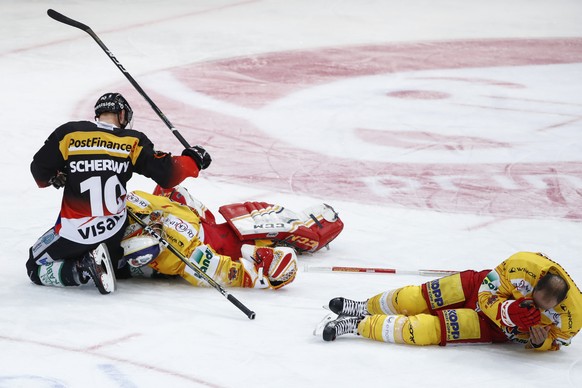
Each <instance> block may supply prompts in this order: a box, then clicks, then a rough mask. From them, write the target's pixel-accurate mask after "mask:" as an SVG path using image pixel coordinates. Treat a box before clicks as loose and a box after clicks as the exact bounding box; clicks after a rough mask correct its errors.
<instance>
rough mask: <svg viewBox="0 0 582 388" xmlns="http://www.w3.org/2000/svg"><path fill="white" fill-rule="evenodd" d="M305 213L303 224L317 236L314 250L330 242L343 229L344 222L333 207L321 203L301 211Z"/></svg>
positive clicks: (312, 250)
mask: <svg viewBox="0 0 582 388" xmlns="http://www.w3.org/2000/svg"><path fill="white" fill-rule="evenodd" d="M303 213H304V214H305V215H306V217H307V218H306V220H305V226H306V227H308V228H309V230H311V231H312V232H313V233H314V234H315V235H316V236H317V247H316V248H314V249H311V250H310V252H316V251H318V250H320V249H321V248H323V247H325V246H327V245H328V244H329V243H330V242H332V241H333V240H334V239H335V238H336V237H337V236H338V235H339V234H340V233H341V231H342V230H343V229H344V223H343V221H342V220H341V219H340V218H339V215H338V213H337V212H336V211H335V210H334V209H333V207H331V206H329V205H328V204H325V203H322V204H321V205H318V206H314V207H311V208H308V209H306V210H304V211H303Z"/></svg>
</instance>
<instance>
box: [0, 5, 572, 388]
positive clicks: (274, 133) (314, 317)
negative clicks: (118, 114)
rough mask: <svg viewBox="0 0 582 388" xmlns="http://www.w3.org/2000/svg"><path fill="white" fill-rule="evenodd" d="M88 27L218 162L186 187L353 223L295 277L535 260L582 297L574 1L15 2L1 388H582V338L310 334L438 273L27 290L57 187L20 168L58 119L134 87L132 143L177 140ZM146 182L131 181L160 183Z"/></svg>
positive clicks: (4, 98) (10, 8)
mask: <svg viewBox="0 0 582 388" xmlns="http://www.w3.org/2000/svg"><path fill="white" fill-rule="evenodd" d="M48 8H54V9H55V10H57V11H59V12H62V13H64V14H65V15H67V16H69V17H71V18H74V19H77V20H79V21H82V22H83V23H86V24H88V25H89V26H91V27H92V28H93V30H94V31H95V32H96V33H97V34H98V35H99V36H100V38H101V39H102V40H103V42H104V43H105V44H106V45H107V46H108V47H109V48H110V49H111V51H112V52H113V54H114V55H115V56H116V57H117V58H118V59H119V61H120V62H121V63H122V64H123V65H124V66H125V68H126V69H127V70H128V71H129V72H130V73H131V75H132V76H133V77H134V78H135V79H136V80H137V81H138V82H139V83H140V85H141V86H142V87H143V88H144V89H145V90H146V92H147V93H148V94H149V95H150V97H152V99H153V100H154V101H155V102H156V103H157V105H158V106H159V107H160V109H161V110H162V111H163V112H164V113H165V114H166V115H167V116H168V118H169V119H170V120H171V121H172V123H173V124H174V125H175V126H176V127H177V128H179V130H180V132H181V133H182V135H184V137H186V138H187V139H188V140H189V141H190V142H191V143H193V144H196V143H197V144H202V145H204V146H205V147H206V148H207V149H208V151H209V152H210V153H211V154H212V157H213V159H214V161H213V164H212V166H211V167H210V168H209V169H208V170H207V171H204V173H203V174H201V175H202V177H201V178H200V179H197V180H194V179H189V180H187V181H186V182H185V186H186V187H187V188H188V189H189V190H190V192H191V193H193V194H194V195H195V196H196V197H197V198H198V199H200V200H201V201H202V202H204V203H205V204H206V205H207V207H209V208H210V209H211V210H213V211H214V212H215V213H216V214H217V209H218V207H219V206H220V205H223V204H226V203H233V202H239V201H245V200H261V201H266V202H271V203H278V204H281V205H284V206H286V207H288V208H290V209H293V210H297V211H300V210H302V209H303V208H306V207H309V206H311V205H314V204H317V203H320V202H326V203H329V204H331V205H333V206H334V207H335V209H336V210H337V211H338V212H339V214H340V217H341V218H342V219H343V220H344V222H345V225H346V226H345V229H344V231H343V233H342V234H341V235H340V236H339V237H338V238H337V239H336V240H335V241H334V242H333V243H332V244H331V249H330V250H329V251H322V252H318V253H316V254H314V255H312V256H301V257H300V262H301V265H306V264H307V265H311V266H329V265H352V266H368V267H387V268H397V269H408V270H416V269H424V268H429V269H450V270H463V269H477V270H481V269H486V268H492V267H494V266H495V265H497V264H498V263H500V262H501V261H502V260H504V259H505V258H507V257H509V256H510V255H511V254H513V253H515V252H517V251H524V250H525V251H541V252H544V253H546V254H547V255H549V256H550V257H551V258H553V259H554V260H556V261H558V262H559V263H561V264H562V265H563V266H564V267H565V269H566V270H567V271H569V273H570V274H571V276H572V277H573V278H574V280H576V281H577V282H578V284H579V285H582V264H581V263H582V261H581V259H582V233H581V232H582V227H581V222H582V155H581V153H580V149H581V148H582V137H581V136H580V130H581V128H582V2H580V1H578V0H570V1H568V0H555V1H552V2H550V1H542V0H513V1H507V0H503V1H502V0H492V1H486V2H484V1H473V0H463V1H460V0H449V1H446V0H445V1H438V2H437V1H432V2H431V1H421V0H409V1H406V2H400V1H389V0H383V1H317V0H316V1H303V0H298V1H269V0H264V1H260V0H247V1H226V0H220V1H217V0H214V1H210V0H207V1H192V0H173V1H170V2H161V1H157V0H156V1H153V0H152V1H150V0H144V1H137V0H122V1H119V0H118V1H112V0H103V1H80V0H77V1H73V0H66V1H43V0H37V1H20V0H2V1H0V34H1V36H2V37H3V39H2V40H0V72H1V74H2V76H1V86H2V92H1V93H0V106H1V107H2V132H3V144H2V145H3V147H2V156H1V158H2V185H1V187H0V199H1V200H2V203H3V207H2V209H3V217H2V223H1V224H0V226H1V229H0V230H1V231H2V233H1V237H0V241H1V249H0V252H1V253H0V255H1V256H0V257H1V263H2V270H1V274H2V275H1V281H0V311H1V315H0V387H126V388H127V387H160V386H167V387H198V386H210V387H281V388H282V387H355V386H364V385H367V386H372V385H374V386H386V387H401V386H419V387H466V386H485V385H486V386H488V387H494V386H518V385H519V386H527V387H548V386H560V387H580V386H582V337H580V338H578V337H575V338H574V340H573V341H572V345H571V346H570V347H566V348H562V349H561V350H560V351H559V352H547V353H543V354H534V353H532V352H527V351H525V350H524V349H522V348H521V347H520V346H517V345H477V346H447V347H438V346H434V347H410V346H395V345H390V344H385V343H379V342H373V341H370V340H365V339H362V338H356V337H350V336H345V337H341V338H339V339H338V340H337V341H335V342H333V343H324V342H323V341H322V340H321V339H320V338H317V337H314V336H313V335H312V330H313V328H314V326H315V325H316V324H317V323H318V322H319V320H320V319H321V318H322V317H323V316H324V315H325V310H323V309H322V305H324V304H326V303H327V302H328V300H329V299H330V298H332V297H335V296H340V295H342V296H347V297H351V298H354V299H365V298H367V297H370V296H372V295H375V294H377V293H379V292H382V291H385V290H388V289H392V288H396V287H400V286H404V285H407V284H419V283H422V282H425V281H428V280H430V278H427V277H423V276H411V275H366V274H329V273H312V272H300V273H299V274H298V276H297V279H296V281H295V282H294V283H293V284H291V285H290V286H289V287H286V288H284V289H281V290H279V291H261V290H248V289H233V290H231V291H232V293H233V294H234V295H235V296H236V297H237V298H238V299H240V300H241V301H242V302H243V303H245V304H246V305H247V306H249V307H250V308H251V309H253V310H254V311H256V313H257V318H256V320H254V321H250V320H248V319H247V318H246V317H245V316H244V315H243V314H241V313H240V312H239V311H238V310H237V309H236V308H235V307H234V306H233V305H232V304H230V303H229V302H228V301H227V300H225V299H224V298H223V297H222V296H221V295H220V294H219V293H218V292H216V291H215V290H214V289H210V288H208V289H199V288H194V287H191V286H189V285H188V284H187V283H185V282H183V281H153V280H151V281H149V280H135V279H133V280H129V281H120V282H119V290H118V292H116V293H115V294H112V295H109V296H101V295H100V294H99V293H98V292H97V290H96V289H95V288H94V287H92V286H90V287H80V288H74V289H58V288H48V287H46V288H45V287H39V286H35V285H33V284H31V283H30V281H29V279H28V277H27V276H26V273H25V268H24V263H25V261H26V259H27V255H28V248H29V247H30V246H31V245H32V244H33V243H34V242H35V241H36V239H37V238H38V237H39V236H40V235H41V234H42V233H43V232H45V231H46V229H48V228H49V227H50V226H51V225H52V223H53V222H54V220H55V218H56V216H57V213H58V210H59V203H60V195H61V193H60V192H58V191H56V190H54V189H52V188H49V189H44V190H40V189H38V188H37V187H36V185H35V183H34V180H33V179H32V176H31V175H30V172H29V164H30V161H31V159H32V156H33V155H34V153H35V152H36V150H37V149H38V148H39V147H40V146H41V145H42V143H43V141H44V140H45V139H46V137H47V136H48V135H49V134H50V132H51V131H52V130H53V129H54V128H56V127H57V126H58V125H60V124H62V123H64V122H66V121H70V120H81V119H89V120H90V119H92V106H93V104H94V101H95V100H96V98H97V97H98V96H100V95H101V94H103V93H105V92H108V91H112V90H119V91H121V92H122V93H124V95H126V97H127V98H128V100H129V102H130V104H132V106H133V108H134V111H135V124H134V128H136V129H140V130H143V131H145V132H146V133H148V135H149V136H150V138H151V139H152V140H153V141H154V143H155V144H156V145H157V147H158V148H159V149H163V150H168V151H172V152H180V151H181V146H180V143H179V142H178V141H177V140H176V139H175V138H174V137H173V136H172V134H171V132H170V131H169V130H168V129H167V128H166V127H165V126H164V124H163V123H162V121H161V120H160V119H159V118H158V117H157V116H156V115H155V114H154V113H153V111H152V110H151V109H150V108H149V106H148V105H147V104H146V103H145V101H144V100H143V99H142V98H141V97H140V96H139V94H137V92H135V90H133V88H132V87H131V85H130V84H129V83H128V82H127V80H126V79H125V78H124V77H123V75H122V74H121V72H120V71H119V70H118V69H117V68H116V67H115V66H114V65H113V64H112V63H111V61H110V60H109V58H108V57H107V56H106V55H105V54H104V53H103V51H101V49H100V48H99V47H98V46H97V44H96V43H95V42H94V41H93V40H92V39H91V38H90V37H89V36H88V35H87V34H85V33H83V32H82V31H80V30H78V29H75V28H72V27H69V26H66V25H63V24H60V23H58V22H55V21H54V20H52V19H50V18H49V17H48V16H47V15H46V11H47V9H48ZM153 186H154V184H153V182H151V181H149V180H148V179H145V178H143V177H140V176H134V178H133V179H132V181H131V182H130V186H129V188H130V189H142V190H151V189H152V188H153Z"/></svg>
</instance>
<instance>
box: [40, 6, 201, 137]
mask: <svg viewBox="0 0 582 388" xmlns="http://www.w3.org/2000/svg"><path fill="white" fill-rule="evenodd" d="M47 14H48V15H49V16H50V17H51V18H53V19H55V20H56V21H58V22H61V23H64V24H68V25H69V26H72V27H76V28H78V29H80V30H83V31H85V32H86V33H87V34H89V35H90V36H91V38H93V39H94V40H95V42H97V44H98V45H99V47H101V48H102V49H103V51H105V53H106V54H107V55H108V56H109V58H110V59H111V60H112V61H113V63H115V66H117V68H118V69H119V70H121V72H122V73H123V75H125V78H127V79H128V80H129V82H130V83H131V84H132V85H133V87H134V88H135V90H137V91H138V92H139V94H141V95H142V97H143V98H145V100H146V101H147V102H148V104H150V106H151V107H152V109H153V110H154V112H156V114H157V115H158V116H159V117H160V119H162V121H163V122H164V123H165V124H166V125H167V126H168V128H169V129H170V130H171V131H172V133H173V134H174V136H176V138H178V140H180V143H182V145H183V146H184V148H190V144H188V142H187V141H186V139H184V137H183V136H182V135H181V134H180V132H178V130H177V129H176V128H175V127H174V125H172V123H171V122H170V120H168V118H167V117H166V115H165V114H164V113H163V112H162V111H161V110H160V108H158V106H157V105H156V104H155V103H154V102H153V101H152V99H151V98H150V97H149V96H148V95H147V93H146V92H145V91H144V90H143V89H142V88H141V86H139V84H138V83H137V81H136V80H135V79H133V77H132V76H131V74H129V72H128V71H127V70H125V68H124V67H123V65H122V64H121V63H120V62H119V61H118V60H117V58H115V56H114V55H113V53H112V52H111V51H110V50H109V49H108V48H107V46H105V44H104V43H103V42H102V41H101V39H99V37H98V36H97V34H95V32H93V30H92V29H91V28H90V27H89V26H88V25H86V24H83V23H81V22H78V21H76V20H73V19H71V18H68V17H66V16H65V15H63V14H61V13H58V12H57V11H55V10H53V9H49V10H48V11H47Z"/></svg>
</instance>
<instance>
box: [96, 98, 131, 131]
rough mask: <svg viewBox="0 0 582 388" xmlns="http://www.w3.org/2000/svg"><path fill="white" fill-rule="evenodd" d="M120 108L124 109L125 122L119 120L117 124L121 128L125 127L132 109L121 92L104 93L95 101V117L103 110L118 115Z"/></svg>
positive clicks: (129, 119)
mask: <svg viewBox="0 0 582 388" xmlns="http://www.w3.org/2000/svg"><path fill="white" fill-rule="evenodd" d="M122 110H125V123H122V122H121V120H120V122H119V124H120V125H121V128H125V126H126V125H127V124H129V122H130V121H131V119H132V117H133V110H132V109H131V107H130V106H129V104H128V103H127V100H126V99H125V98H124V97H123V96H122V95H121V94H119V93H105V94H104V95H102V96H101V97H99V99H98V100H97V102H96V103H95V118H97V117H99V116H100V115H101V114H102V113H105V112H111V113H117V115H118V116H117V117H119V113H120V112H121V111H122Z"/></svg>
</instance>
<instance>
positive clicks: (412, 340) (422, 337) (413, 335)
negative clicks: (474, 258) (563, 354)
mask: <svg viewBox="0 0 582 388" xmlns="http://www.w3.org/2000/svg"><path fill="white" fill-rule="evenodd" d="M329 307H330V309H331V310H332V311H333V312H334V313H336V314H339V317H338V318H337V319H335V320H333V321H329V319H330V318H327V317H326V318H327V320H328V321H327V323H325V322H326V320H325V319H324V321H322V323H321V324H320V325H321V326H323V324H324V323H325V326H324V327H323V331H322V333H321V334H323V339H324V340H325V341H333V340H335V339H336V337H337V336H341V335H344V334H348V333H351V334H357V335H361V336H362V337H366V338H371V339H373V340H376V341H383V342H390V343H399V344H402V343H404V344H409V345H443V346H444V345H446V344H448V343H479V342H480V343H492V342H493V343H499V342H516V343H521V344H524V345H525V347H526V348H527V349H534V350H542V351H543V350H558V349H559V348H560V346H561V345H569V344H570V341H571V339H572V337H574V336H575V335H576V334H577V333H578V331H579V330H580V328H581V327H582V294H581V293H580V289H579V288H578V287H577V286H576V284H575V283H574V281H573V280H572V278H570V276H569V275H568V273H567V272H566V271H565V270H564V269H563V268H562V267H561V266H560V265H559V264H557V263H555V262H553V261H552V260H550V259H548V258H547V257H546V256H544V255H542V254H541V253H530V252H519V253H516V254H515V255H513V256H511V257H510V258H508V259H507V260H505V261H504V262H502V263H501V264H499V265H498V266H497V267H496V268H495V269H494V270H492V271H491V270H484V271H481V272H476V271H464V272H460V273H457V274H454V275H449V276H446V277H443V278H441V279H436V280H433V281H430V282H428V283H425V284H423V285H421V286H407V287H402V288H398V289H395V290H392V291H387V292H383V293H381V294H378V295H376V296H373V297H371V298H370V299H368V300H367V301H353V300H350V299H345V298H334V299H332V300H331V301H330V302H329ZM321 326H320V327H318V330H317V332H316V334H320V333H319V330H321Z"/></svg>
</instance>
